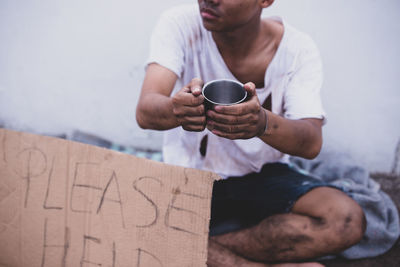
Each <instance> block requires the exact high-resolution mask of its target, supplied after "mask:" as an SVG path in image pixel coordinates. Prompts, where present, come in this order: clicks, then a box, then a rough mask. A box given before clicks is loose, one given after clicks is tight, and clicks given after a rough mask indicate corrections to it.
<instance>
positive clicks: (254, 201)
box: [210, 163, 332, 236]
mask: <svg viewBox="0 0 400 267" xmlns="http://www.w3.org/2000/svg"><path fill="white" fill-rule="evenodd" d="M321 186H329V187H332V186H331V185H329V184H327V183H325V182H323V181H321V180H318V179H316V178H314V177H311V176H307V175H304V174H302V173H300V172H298V171H297V170H295V169H293V168H292V167H290V166H289V165H288V164H284V163H270V164H265V165H264V166H263V168H262V169H261V171H260V172H259V173H250V174H247V175H245V176H241V177H230V178H228V179H225V180H219V181H215V182H214V187H213V193H212V200H211V221H210V236H213V235H219V234H224V233H227V232H232V231H237V230H240V229H243V228H247V227H251V226H253V225H256V224H257V223H259V222H260V221H262V220H263V219H265V218H266V217H268V216H271V215H274V214H280V213H287V212H290V211H291V209H292V207H293V205H294V204H295V202H296V201H297V200H298V199H299V198H300V197H301V196H302V195H304V194H306V193H307V192H309V191H310V190H311V189H314V188H316V187H321Z"/></svg>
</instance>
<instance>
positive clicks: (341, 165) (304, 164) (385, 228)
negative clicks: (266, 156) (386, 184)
mask: <svg viewBox="0 0 400 267" xmlns="http://www.w3.org/2000/svg"><path fill="white" fill-rule="evenodd" d="M291 162H292V164H293V165H294V166H295V167H297V168H298V169H299V170H300V171H304V172H306V173H307V174H309V175H312V176H315V177H316V178H319V179H321V180H323V181H325V182H329V183H331V184H333V185H335V186H338V187H340V188H342V189H343V191H344V192H346V193H347V194H348V195H349V196H350V197H352V198H353V199H354V200H355V201H356V202H357V203H358V204H359V205H360V206H361V207H362V208H363V210H364V213H365V216H366V220H367V229H366V232H365V234H364V237H363V239H362V240H361V242H360V243H358V244H356V245H354V246H353V247H351V248H349V249H347V250H345V251H343V252H342V253H340V255H337V256H339V257H344V258H347V259H359V258H367V257H375V256H378V255H381V254H383V253H385V252H386V251H388V250H389V249H390V248H391V247H392V246H393V245H394V244H395V243H396V241H397V239H398V238H399V234H400V226H399V214H398V210H397V208H396V205H395V204H394V203H393V201H392V199H391V198H390V197H389V196H388V195H387V194H386V193H385V192H383V191H382V190H381V189H380V185H379V184H378V183H377V182H376V181H374V180H373V179H372V178H371V177H370V176H369V173H368V171H367V170H366V169H364V168H361V167H359V166H356V165H354V164H351V159H350V158H349V157H348V156H346V155H342V154H338V153H334V152H331V153H321V155H320V156H318V157H317V158H316V159H314V160H311V161H310V160H305V159H300V158H291Z"/></svg>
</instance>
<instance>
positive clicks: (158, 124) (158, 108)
mask: <svg viewBox="0 0 400 267" xmlns="http://www.w3.org/2000/svg"><path fill="white" fill-rule="evenodd" d="M136 120H137V122H138V124H139V126H140V127H141V128H143V129H152V130H169V129H172V128H175V127H177V126H179V123H178V121H177V120H176V117H175V115H174V114H173V112H172V103H171V98H170V97H168V96H164V95H161V94H157V93H148V94H146V95H145V96H143V97H142V98H141V99H140V101H139V104H138V106H137V108H136Z"/></svg>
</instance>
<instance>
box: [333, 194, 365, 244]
mask: <svg viewBox="0 0 400 267" xmlns="http://www.w3.org/2000/svg"><path fill="white" fill-rule="evenodd" d="M327 216H328V218H330V220H331V221H332V222H333V223H334V224H335V228H334V229H335V232H336V234H337V235H339V236H341V237H342V238H343V241H344V245H345V246H346V247H350V246H352V245H355V244H357V243H358V242H360V241H361V239H362V238H363V235H364V232H365V230H366V227H367V221H366V219H365V214H364V211H363V210H362V208H361V207H360V205H358V203H357V202H355V201H354V200H352V199H351V198H349V199H345V200H341V201H338V203H337V204H336V207H335V210H334V212H332V214H327Z"/></svg>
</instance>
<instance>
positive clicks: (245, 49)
mask: <svg viewBox="0 0 400 267" xmlns="http://www.w3.org/2000/svg"><path fill="white" fill-rule="evenodd" d="M266 28H267V26H266V24H264V23H263V21H262V20H261V18H259V17H258V18H255V19H254V21H251V22H249V23H247V24H246V25H243V26H242V27H239V28H236V29H234V30H232V31H225V32H212V37H213V39H214V41H215V43H216V44H217V47H218V49H219V51H220V53H221V54H228V55H235V56H236V57H242V56H243V57H245V56H247V55H248V54H249V53H251V52H252V51H253V50H254V49H255V48H256V47H257V46H259V45H260V44H261V45H262V43H264V42H265V41H266V40H267V39H272V33H270V32H269V31H268V29H266ZM268 32H269V34H268ZM265 33H267V34H265Z"/></svg>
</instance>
